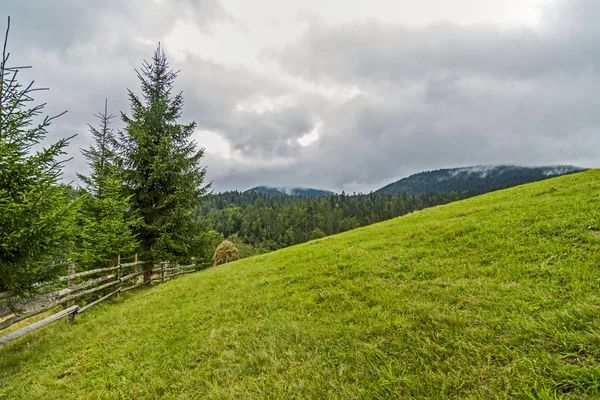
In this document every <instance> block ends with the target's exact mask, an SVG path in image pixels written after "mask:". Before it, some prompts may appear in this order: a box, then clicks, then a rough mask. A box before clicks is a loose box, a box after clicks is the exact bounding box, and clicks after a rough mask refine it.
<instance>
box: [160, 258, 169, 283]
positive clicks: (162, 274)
mask: <svg viewBox="0 0 600 400" xmlns="http://www.w3.org/2000/svg"><path fill="white" fill-rule="evenodd" d="M168 265H169V263H167V262H165V261H163V262H161V263H160V269H161V272H160V277H161V283H165V266H168Z"/></svg>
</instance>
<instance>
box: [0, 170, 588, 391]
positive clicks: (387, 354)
mask: <svg viewBox="0 0 600 400" xmlns="http://www.w3.org/2000/svg"><path fill="white" fill-rule="evenodd" d="M599 248H600V171H596V170H592V171H587V172H584V173H579V174H575V175H570V176H564V177H559V178H555V179H550V180H547V181H543V182H538V183H534V184H529V185H524V186H520V187H516V188H512V189H508V190H504V191H500V192H495V193H490V194H487V195H483V196H479V197H475V198H471V199H468V200H465V201H460V202H456V203H453V204H449V205H446V206H441V207H436V208H432V209H427V210H424V211H421V212H417V213H413V214H410V215H407V216H404V217H400V218H397V219H395V220H391V221H387V222H383V223H380V224H376V225H372V226H368V227H365V228H361V229H357V230H354V231H350V232H347V233H344V234H340V235H337V236H332V237H328V238H324V239H319V240H316V241H312V242H308V243H305V244H302V245H298V246H294V247H290V248H287V249H284V250H280V251H277V252H274V253H270V254H266V255H262V256H257V257H252V258H248V259H244V260H240V261H236V262H233V263H229V264H226V265H223V266H219V267H215V268H211V269H208V270H205V271H202V272H199V273H195V274H192V275H189V276H185V277H182V278H180V279H179V280H175V281H173V282H170V283H168V284H164V285H160V286H157V287H153V288H150V289H142V290H138V291H134V292H133V293H128V294H126V295H123V296H121V298H120V299H118V300H116V301H114V302H112V303H109V304H106V305H101V306H99V307H98V308H97V309H93V310H91V311H90V312H89V314H84V315H82V316H81V318H79V319H78V320H77V322H76V323H75V324H74V325H68V324H66V323H63V321H61V322H58V323H55V325H52V326H48V327H46V328H43V329H41V330H39V331H37V332H34V333H32V334H31V335H28V336H26V337H23V338H21V339H18V340H16V341H14V342H11V343H9V344H8V345H5V346H3V347H2V348H0V398H6V399H15V398H16V399H18V398H22V399H49V398H61V399H69V398H73V399H79V398H94V399H113V398H138V399H143V398H148V399H154V398H165V399H170V398H172V399H195V398H214V399H227V398H285V399H289V398H344V399H345V398H386V399H387V398H411V397H414V398H432V399H437V398H443V397H446V398H482V399H484V398H542V399H544V398H545V399H551V398H573V399H576V398H590V397H596V396H600V252H599Z"/></svg>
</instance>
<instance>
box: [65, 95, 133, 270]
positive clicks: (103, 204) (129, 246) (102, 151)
mask: <svg viewBox="0 0 600 400" xmlns="http://www.w3.org/2000/svg"><path fill="white" fill-rule="evenodd" d="M94 116H95V117H96V118H97V119H98V121H99V127H98V128H95V127H94V126H92V125H88V126H89V131H90V133H91V134H92V136H93V138H94V144H92V145H90V147H89V148H88V149H82V150H81V153H82V154H83V156H84V157H85V158H86V160H87V163H88V165H89V167H90V173H89V176H85V175H82V174H77V175H78V177H79V179H81V181H82V182H83V183H84V185H85V189H86V191H87V193H88V197H86V198H85V200H84V203H83V207H82V210H81V213H80V218H81V222H80V223H81V225H82V229H81V231H80V234H79V235H78V239H79V241H78V242H79V243H78V245H79V246H78V247H79V248H78V249H77V250H78V251H77V252H76V253H75V254H74V258H75V259H76V260H77V261H78V263H77V264H78V266H80V267H81V268H83V269H93V268H98V267H101V266H103V265H105V264H106V263H107V262H109V263H114V262H115V261H116V259H117V257H118V255H119V254H130V253H132V252H133V251H134V250H135V248H136V246H137V243H136V240H135V236H134V234H133V232H132V230H131V229H132V226H133V225H134V224H135V217H133V216H132V215H131V214H130V213H129V208H130V207H129V197H127V196H126V195H125V191H124V189H125V188H124V185H123V173H122V169H121V167H120V164H121V163H120V160H119V155H118V141H117V139H116V133H115V131H114V129H112V128H111V124H112V122H113V121H112V120H113V119H114V118H115V115H112V114H109V113H108V104H107V101H105V103H104V112H100V113H99V114H97V115H94Z"/></svg>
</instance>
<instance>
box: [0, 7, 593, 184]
mask: <svg viewBox="0 0 600 400" xmlns="http://www.w3.org/2000/svg"><path fill="white" fill-rule="evenodd" d="M7 14H10V15H11V16H12V17H13V29H12V32H11V33H12V35H11V38H12V41H11V44H12V46H11V50H12V52H13V54H14V56H15V60H16V61H18V62H21V61H23V62H24V63H27V64H32V65H33V66H34V70H32V71H29V72H27V74H28V75H27V76H28V77H29V76H31V77H34V78H36V79H37V82H38V83H39V84H40V85H41V86H48V87H50V88H51V91H50V92H48V93H44V94H42V95H41V97H40V100H42V101H48V103H49V106H48V111H49V112H51V113H55V112H60V111H62V110H64V109H69V113H68V114H67V115H66V116H64V117H62V118H61V119H59V120H58V121H57V122H56V124H55V125H54V126H53V129H52V130H51V132H52V134H51V139H57V138H60V137H64V136H67V135H71V134H73V133H78V134H79V136H78V137H76V138H75V139H74V140H73V143H72V146H71V148H70V150H69V152H70V155H72V156H74V157H75V158H74V160H73V161H72V162H70V163H69V166H68V170H67V171H66V176H67V178H73V177H74V175H75V171H77V172H80V171H84V170H85V163H84V161H83V160H82V158H81V156H80V155H79V154H78V153H79V150H78V148H80V147H85V146H86V145H87V143H89V136H88V135H87V133H86V130H87V129H86V123H87V122H93V117H92V114H93V113H95V112H97V111H98V110H100V109H101V107H102V106H103V103H104V98H106V97H107V98H108V99H109V108H110V109H111V110H112V112H113V113H114V114H118V110H123V111H127V110H128V104H127V92H126V88H130V89H132V90H134V91H137V89H138V82H137V80H136V77H135V72H134V69H135V68H138V67H139V65H140V64H141V61H142V59H143V58H148V57H149V56H150V55H151V54H152V51H153V50H154V48H155V46H156V43H157V42H158V41H160V40H164V38H165V36H166V35H167V34H168V32H170V31H171V29H172V28H173V27H174V26H175V25H176V24H177V23H178V21H187V22H190V23H191V24H193V25H194V26H196V27H198V28H199V29H200V30H202V31H204V32H209V33H210V32H211V29H212V27H213V24H214V23H215V22H223V21H225V22H226V23H231V24H240V26H241V27H242V28H240V29H245V28H244V23H243V21H235V20H234V18H233V17H231V16H229V15H228V14H227V12H226V11H225V10H224V8H223V7H222V6H221V5H220V4H219V3H218V2H217V1H215V0H204V1H186V0H178V1H176V2H166V1H163V2H160V1H153V2H146V1H142V0H136V1H131V2H130V1H127V2H124V1H116V0H114V1H113V0H110V1H108V2H80V1H67V0H59V1H53V2H47V1H42V0H39V1H34V0H29V1H23V2H21V1H7V2H2V3H1V4H0V17H3V16H4V15H7ZM599 18H600V3H599V2H596V1H593V0H587V1H585V0H569V1H566V0H565V1H560V2H557V3H556V4H554V5H552V6H549V7H548V8H546V9H545V10H544V14H543V15H542V20H541V25H540V26H539V27H536V28H535V29H533V28H526V27H522V28H511V29H507V28H504V29H500V28H495V27H493V26H486V25H478V26H460V25H453V24H450V23H443V24H441V23H439V24H433V25H430V26H426V27H408V26H403V25H394V24H389V23H388V24H383V23H378V22H376V21H357V22H355V23H352V24H346V25H337V26H331V25H328V24H327V22H326V21H323V20H321V21H319V20H318V19H315V21H316V22H313V23H311V24H310V26H311V29H309V30H308V31H307V33H306V35H305V36H303V37H301V38H300V39H298V40H297V41H295V42H292V43H289V44H288V45H286V46H285V47H284V48H283V49H282V50H281V49H278V50H269V51H266V52H265V59H267V60H269V61H271V62H276V63H278V64H279V66H280V67H281V68H282V69H283V70H284V71H285V72H286V73H287V74H288V75H289V76H291V77H294V78H300V79H301V80H302V81H303V82H305V83H308V84H312V85H313V86H315V85H317V86H318V85H322V86H323V87H325V88H330V87H333V88H337V87H342V88H352V87H356V88H357V89H358V90H360V94H358V95H357V96H355V97H353V98H351V99H346V100H343V99H340V98H336V97H335V96H328V95H325V94H320V93H318V91H315V90H308V91H307V90H304V89H302V90H301V89H298V87H294V86H293V85H290V84H289V82H287V83H286V82H284V80H282V79H280V77H277V76H270V75H269V74H268V73H264V72H263V71H257V70H256V69H254V70H249V69H247V68H245V67H243V66H236V67H234V66H231V65H228V66H225V65H221V64H218V63H216V62H214V61H209V60H207V59H206V58H203V57H201V56H197V55H192V54H184V55H183V56H182V55H181V54H180V55H179V56H178V57H177V58H173V57H171V63H172V66H173V67H174V68H175V69H181V70H182V72H181V74H180V78H179V80H178V81H177V89H183V90H184V98H185V100H186V104H185V108H184V120H185V121H189V120H192V119H193V120H195V121H196V122H197V124H198V129H199V131H203V130H209V131H213V132H216V133H218V134H219V135H220V136H221V137H223V138H225V139H226V140H227V142H228V143H229V146H230V148H231V150H232V152H233V154H234V155H233V156H229V157H221V156H219V155H217V154H214V153H212V154H207V156H206V158H205V159H204V160H205V163H206V165H207V166H208V170H209V176H210V178H211V179H213V180H214V187H215V188H216V189H217V190H223V189H246V188H249V187H251V186H254V185H258V184H270V185H278V186H284V185H287V186H289V185H302V186H311V187H318V188H324V189H332V190H339V191H341V190H346V191H350V192H351V191H353V190H362V191H368V190H371V189H376V188H378V187H379V186H381V185H383V184H386V183H389V181H392V180H395V179H398V178H400V177H402V176H405V175H407V174H409V173H413V172H418V171H421V170H425V169H434V168H442V167H452V166H466V165H472V164H506V163H515V164H524V165H536V164H556V163H575V164H579V165H581V166H598V165H599V163H598V161H597V160H600V113H599V112H598V110H599V109H600V96H598V95H597V93H599V92H600V47H599V46H597V43H598V42H599V41H600V26H599V25H598V24H597V21H598V19H599ZM165 50H166V52H167V55H169V49H168V48H166V49H165ZM200 50H201V49H200ZM242 65H243V64H242ZM264 98H267V99H270V100H273V99H281V98H284V99H287V100H289V101H284V102H283V103H282V104H280V105H277V104H275V106H273V105H272V104H271V106H267V107H264V109H257V108H256V107H254V108H253V107H252V104H253V102H260V101H261V99H264ZM274 103H277V102H276V101H275V102H274ZM240 105H242V106H240ZM117 125H118V124H117ZM316 126H320V127H321V128H320V130H319V139H318V140H317V141H316V142H314V143H312V144H310V145H308V146H306V147H302V146H300V145H299V143H298V139H299V138H300V137H302V136H303V135H304V134H306V133H308V132H310V131H311V130H312V129H314V128H315V127H316ZM202 138H203V137H202V135H199V137H198V140H199V144H200V145H201V146H204V145H205V144H204V143H203V142H202Z"/></svg>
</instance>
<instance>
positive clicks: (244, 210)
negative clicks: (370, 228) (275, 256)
mask: <svg viewBox="0 0 600 400" xmlns="http://www.w3.org/2000/svg"><path fill="white" fill-rule="evenodd" d="M461 197H462V196H459V195H457V194H456V193H454V192H451V193H441V192H428V193H423V194H419V195H409V194H406V193H404V194H402V195H396V196H394V195H381V194H374V193H371V194H359V195H347V194H345V193H342V194H339V195H338V194H333V195H331V196H330V197H326V198H325V197H309V196H304V197H292V196H280V195H269V194H265V193H257V192H237V191H233V192H225V193H220V194H215V195H213V196H211V198H210V199H209V201H208V202H206V203H204V204H203V205H202V207H201V208H200V209H199V210H198V214H199V215H200V216H201V217H202V218H204V221H205V224H206V225H207V226H208V227H210V228H212V229H214V230H215V231H217V232H219V233H220V234H221V235H223V237H225V238H228V239H230V240H233V241H234V242H236V243H237V244H238V245H243V244H249V245H252V246H253V247H254V249H255V251H258V252H264V251H270V250H276V249H279V248H282V247H286V246H291V245H294V244H299V243H303V242H306V241H308V240H312V239H318V238H320V237H323V236H327V235H333V234H336V233H340V232H344V231H347V230H350V229H354V228H358V227H361V226H365V225H369V224H373V223H375V222H380V221H385V220H388V219H390V218H394V217H398V216H400V215H404V214H407V213H410V212H413V211H415V210H421V209H423V208H427V207H432V206H436V205H440V204H446V203H449V202H452V201H455V200H458V199H459V198H461Z"/></svg>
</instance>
